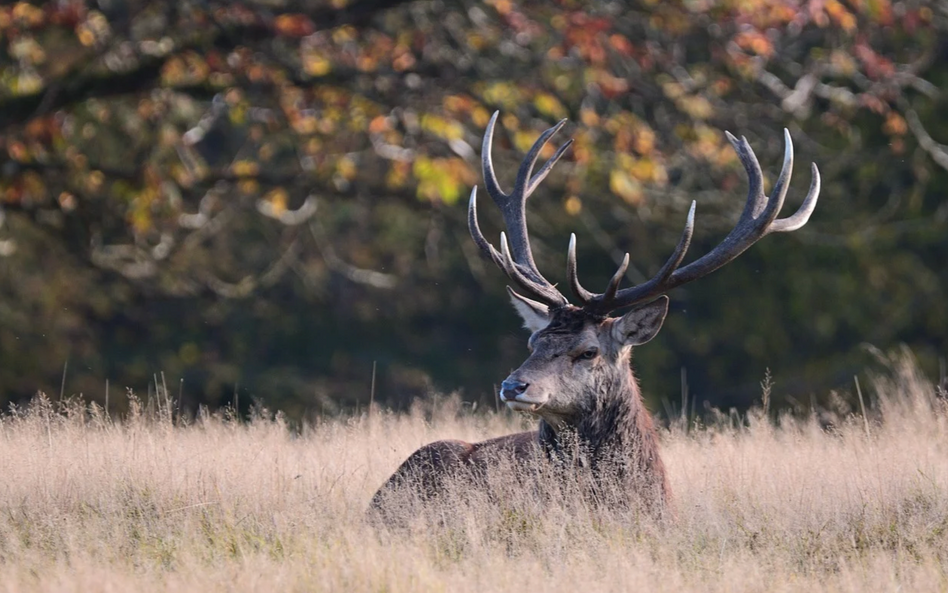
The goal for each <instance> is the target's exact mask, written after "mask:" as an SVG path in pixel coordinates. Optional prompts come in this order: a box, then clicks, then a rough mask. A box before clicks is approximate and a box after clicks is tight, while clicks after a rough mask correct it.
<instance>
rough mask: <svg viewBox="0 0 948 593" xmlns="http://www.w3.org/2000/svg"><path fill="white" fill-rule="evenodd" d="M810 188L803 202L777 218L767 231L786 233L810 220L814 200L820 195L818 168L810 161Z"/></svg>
mask: <svg viewBox="0 0 948 593" xmlns="http://www.w3.org/2000/svg"><path fill="white" fill-rule="evenodd" d="M810 176H811V177H812V178H813V179H812V181H810V190H809V191H808V192H807V194H806V198H804V199H803V204H801V205H800V208H799V209H797V211H796V212H795V213H793V214H792V215H791V216H788V217H786V218H778V219H777V220H775V221H774V222H773V224H771V225H770V228H769V229H767V232H768V233H788V232H790V231H795V230H797V229H798V228H800V227H802V226H803V225H805V224H806V223H807V221H809V220H810V215H811V214H813V210H815V209H816V200H817V198H819V197H820V170H819V169H818V168H817V167H816V163H810Z"/></svg>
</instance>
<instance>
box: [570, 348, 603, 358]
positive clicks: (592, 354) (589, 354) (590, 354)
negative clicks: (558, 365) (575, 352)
mask: <svg viewBox="0 0 948 593" xmlns="http://www.w3.org/2000/svg"><path fill="white" fill-rule="evenodd" d="M597 356H599V349H598V348H590V349H589V350H586V351H585V352H583V353H582V354H580V355H579V356H577V357H576V358H578V359H579V360H592V359H594V358H596V357H597Z"/></svg>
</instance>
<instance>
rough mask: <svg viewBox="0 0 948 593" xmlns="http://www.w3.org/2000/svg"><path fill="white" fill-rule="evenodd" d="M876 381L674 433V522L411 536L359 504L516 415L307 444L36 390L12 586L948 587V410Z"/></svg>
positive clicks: (550, 507)
mask: <svg viewBox="0 0 948 593" xmlns="http://www.w3.org/2000/svg"><path fill="white" fill-rule="evenodd" d="M873 387H874V391H873V394H872V397H873V402H874V403H873V404H872V406H871V414H870V415H871V416H872V420H871V422H870V423H869V424H868V425H867V424H864V422H863V419H862V418H861V417H856V416H851V415H846V414H845V413H843V414H836V415H835V416H833V417H830V418H827V417H825V416H824V417H822V418H817V417H816V416H814V417H811V418H809V419H805V420H795V419H792V418H789V417H784V418H781V419H780V420H779V422H778V423H776V424H774V423H772V422H770V421H769V420H768V419H767V418H766V417H765V416H764V414H763V413H762V412H760V411H758V412H755V413H751V414H750V415H749V416H748V417H746V418H744V419H741V421H740V422H735V421H734V419H733V418H729V417H722V418H721V419H719V421H717V422H715V423H714V426H708V427H697V428H695V427H692V428H691V430H689V431H688V432H687V433H686V432H685V431H684V430H683V429H681V428H676V429H673V430H671V431H669V432H665V433H664V434H663V435H662V437H663V438H662V440H663V452H664V457H665V460H666V465H667V467H668V469H669V472H670V479H671V484H672V487H673V489H674V491H675V493H676V494H675V498H676V508H677V519H675V520H674V521H669V522H654V521H652V520H651V519H649V518H647V517H643V516H641V515H638V514H634V513H630V514H628V515H622V514H615V513H614V514H609V515H605V514H602V513H600V512H598V511H596V510H594V509H589V508H586V507H584V506H583V505H582V504H580V503H577V502H576V501H574V500H558V499H556V498H553V499H549V498H537V497H536V496H535V495H534V493H529V492H527V493H523V492H520V493H518V492H516V491H507V492H506V493H504V496H503V497H498V496H495V497H492V498H489V497H482V498H478V497H476V496H475V497H470V498H465V500H464V504H463V505H461V504H459V505H455V506H449V507H447V509H448V510H444V509H442V510H441V511H440V512H442V513H449V514H450V516H444V515H442V516H441V517H434V518H432V517H428V516H423V515H419V516H417V517H413V518H411V519H412V526H413V528H412V529H409V530H407V531H398V532H386V531H384V530H383V531H376V530H375V529H373V528H372V527H370V526H368V525H366V524H365V522H364V521H363V513H364V511H365V508H366V505H367V502H368V500H369V498H370V497H371V496H372V494H373V492H374V490H375V489H376V488H377V487H378V485H379V484H381V483H382V482H383V481H384V480H385V478H386V477H387V476H388V475H389V474H390V473H391V472H392V471H393V470H394V469H395V467H397V465H398V464H399V463H400V462H401V461H402V460H403V459H404V458H405V457H406V456H407V455H408V454H409V453H410V452H411V451H412V450H414V449H415V448H416V447H417V446H419V445H421V444H423V443H426V442H429V441H431V440H435V439H439V438H445V437H455V438H462V439H468V440H477V439H482V438H485V437H490V436H494V435H498V434H503V433H507V432H511V431H513V430H518V429H520V428H521V423H522V420H520V419H518V418H515V417H511V416H508V415H488V416H472V415H470V414H465V413H461V412H460V411H459V408H458V406H457V405H456V403H451V402H448V403H446V404H442V405H440V406H434V407H433V409H431V410H427V411H425V410H418V411H417V412H416V413H414V414H412V415H409V416H395V415H387V414H379V415H376V416H374V417H371V418H370V417H367V416H363V417H361V418H356V419H351V420H345V421H342V420H340V421H332V422H325V423H320V424H318V425H315V426H310V427H307V428H306V429H304V431H303V432H302V434H298V433H294V432H293V431H290V430H288V429H287V428H286V427H285V426H284V424H283V423H282V422H281V421H280V420H278V419H277V420H271V419H265V418H256V419H254V420H253V421H251V422H249V423H237V422H234V421H230V420H227V419H224V418H222V417H219V416H214V417H202V418H199V419H197V420H196V421H194V422H193V423H191V424H190V425H188V426H181V425H175V423H173V422H171V421H170V419H169V418H168V416H167V414H165V415H163V416H161V417H159V418H157V419H155V418H151V417H146V416H145V415H142V414H138V415H132V416H131V417H130V418H128V419H126V420H125V421H123V422H121V423H112V422H110V421H109V420H107V419H106V418H105V417H104V416H102V414H101V413H98V412H97V411H95V410H92V411H91V412H90V411H89V410H88V409H87V408H83V407H82V406H79V405H77V404H74V405H72V406H67V409H66V410H65V413H60V412H59V411H54V409H53V406H51V405H49V404H48V403H47V402H43V401H37V402H36V403H34V405H33V406H32V407H30V408H29V409H28V410H24V411H20V412H16V413H13V414H9V415H7V416H5V417H3V419H2V421H0V589H2V590H5V591H30V590H44V591H89V590H95V591H133V590H135V591H139V590H173V591H201V592H202V593H210V592H212V591H254V590H256V591H314V590H345V591H428V590H432V591H514V590H516V591H571V592H573V591H577V590H580V591H599V590H601V591H628V590H632V589H640V590H649V591H663V590H664V591H745V590H746V591H761V590H767V591H811V590H814V589H822V590H832V591H895V590H903V591H932V590H946V589H948V575H946V566H948V533H946V530H948V412H946V407H945V404H944V401H943V400H941V399H939V398H938V397H936V395H935V391H936V390H935V388H934V387H933V386H932V385H931V384H930V383H929V382H927V381H926V380H925V379H924V378H922V377H921V376H919V374H918V372H917V371H916V369H915V367H914V366H913V365H912V363H911V361H909V360H907V359H903V360H899V361H896V363H895V364H894V367H893V371H892V373H891V374H889V375H886V376H883V377H879V378H877V379H876V380H875V381H874V385H873ZM867 395H869V394H867ZM857 409H858V408H857ZM827 421H831V422H832V425H831V426H827ZM867 429H868V433H867Z"/></svg>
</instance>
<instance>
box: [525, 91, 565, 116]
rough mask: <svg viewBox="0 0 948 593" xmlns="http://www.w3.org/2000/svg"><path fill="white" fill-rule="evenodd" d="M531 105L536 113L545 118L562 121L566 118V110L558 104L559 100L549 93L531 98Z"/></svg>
mask: <svg viewBox="0 0 948 593" xmlns="http://www.w3.org/2000/svg"><path fill="white" fill-rule="evenodd" d="M533 105H534V106H535V107H536V108H537V111H539V112H540V113H542V114H543V115H546V116H547V117H555V118H556V119H563V118H564V117H566V108H565V107H563V104H562V103H560V101H559V99H557V98H556V97H554V96H553V95H551V94H549V93H539V94H538V95H537V96H536V97H534V98H533Z"/></svg>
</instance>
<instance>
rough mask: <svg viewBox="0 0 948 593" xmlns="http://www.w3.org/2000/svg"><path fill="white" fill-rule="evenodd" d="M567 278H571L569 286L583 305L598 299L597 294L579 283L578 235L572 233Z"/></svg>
mask: <svg viewBox="0 0 948 593" xmlns="http://www.w3.org/2000/svg"><path fill="white" fill-rule="evenodd" d="M566 276H567V277H568V278H569V286H570V288H571V289H572V290H573V294H574V295H575V296H576V299H577V300H579V302H580V304H581V305H583V306H586V305H589V304H590V303H591V302H592V301H593V299H594V298H596V294H595V293H592V292H589V291H588V290H586V289H585V288H583V286H582V285H581V284H580V283H579V275H578V273H577V270H576V233H570V236H569V249H567V251H566Z"/></svg>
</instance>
